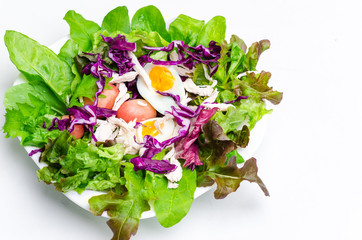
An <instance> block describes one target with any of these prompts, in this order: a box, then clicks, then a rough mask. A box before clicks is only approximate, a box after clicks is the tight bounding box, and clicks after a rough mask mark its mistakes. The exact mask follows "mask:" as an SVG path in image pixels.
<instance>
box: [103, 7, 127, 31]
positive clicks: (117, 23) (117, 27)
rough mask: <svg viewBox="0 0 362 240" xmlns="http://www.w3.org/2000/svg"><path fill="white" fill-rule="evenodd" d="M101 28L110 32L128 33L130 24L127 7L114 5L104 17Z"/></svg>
mask: <svg viewBox="0 0 362 240" xmlns="http://www.w3.org/2000/svg"><path fill="white" fill-rule="evenodd" d="M102 29H103V30H106V31H108V32H109V33H112V32H117V31H120V32H123V33H129V32H130V31H131V25H130V22H129V16H128V9H127V7H126V6H122V7H116V8H115V9H113V10H112V11H110V12H109V13H107V15H106V16H105V17H104V19H103V21H102Z"/></svg>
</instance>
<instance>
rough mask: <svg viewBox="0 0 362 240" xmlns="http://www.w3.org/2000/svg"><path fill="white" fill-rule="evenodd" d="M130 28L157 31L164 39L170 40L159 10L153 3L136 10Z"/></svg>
mask: <svg viewBox="0 0 362 240" xmlns="http://www.w3.org/2000/svg"><path fill="white" fill-rule="evenodd" d="M131 29H132V30H142V31H146V32H158V33H159V34H160V35H161V37H163V38H164V39H165V40H166V41H170V39H171V38H170V34H169V33H168V32H167V29H166V23H165V19H164V18H163V16H162V14H161V12H160V10H158V8H156V7H155V6H153V5H150V6H146V7H143V8H140V9H138V10H137V12H136V13H135V14H134V15H133V17H132V22H131Z"/></svg>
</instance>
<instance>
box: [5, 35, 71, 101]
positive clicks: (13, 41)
mask: <svg viewBox="0 0 362 240" xmlns="http://www.w3.org/2000/svg"><path fill="white" fill-rule="evenodd" d="M4 40H5V44H6V47H7V48H8V51H9V55H10V59H11V61H12V62H13V63H14V65H15V66H16V67H17V69H18V70H19V71H20V72H21V73H23V75H24V76H25V77H26V79H27V80H28V81H29V82H30V83H38V82H39V83H45V84H46V85H47V86H48V87H49V89H51V90H52V91H53V92H54V94H55V96H56V97H58V98H59V99H60V100H62V101H63V102H64V103H66V99H67V97H68V95H69V93H70V85H71V82H72V80H73V78H74V76H73V73H72V71H71V68H70V66H69V65H68V64H66V63H65V62H63V61H62V60H61V59H59V58H58V57H57V55H56V54H55V53H54V52H53V51H52V50H50V49H49V48H47V47H45V46H43V45H40V44H39V43H38V42H36V41H34V40H33V39H31V38H29V37H27V36H25V35H23V34H21V33H18V32H15V31H6V33H5V37H4Z"/></svg>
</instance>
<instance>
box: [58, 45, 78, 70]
mask: <svg viewBox="0 0 362 240" xmlns="http://www.w3.org/2000/svg"><path fill="white" fill-rule="evenodd" d="M78 53H79V47H78V44H77V43H76V42H75V41H74V40H72V39H68V40H67V41H66V42H65V44H64V45H63V46H62V48H61V49H60V51H59V53H58V57H59V58H60V59H61V60H63V61H64V62H66V63H68V65H69V66H70V67H72V66H73V64H74V61H73V58H74V57H75V56H76V55H77V54H78Z"/></svg>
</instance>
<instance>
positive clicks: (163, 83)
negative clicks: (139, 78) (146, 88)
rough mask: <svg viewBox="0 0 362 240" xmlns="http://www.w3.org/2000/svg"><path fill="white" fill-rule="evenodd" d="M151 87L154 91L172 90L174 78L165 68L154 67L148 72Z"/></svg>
mask: <svg viewBox="0 0 362 240" xmlns="http://www.w3.org/2000/svg"><path fill="white" fill-rule="evenodd" d="M148 75H149V77H150V79H151V85H152V87H153V88H154V89H156V90H158V91H160V92H164V91H167V90H169V89H171V88H172V86H173V83H174V82H175V78H174V77H173V75H172V73H171V72H170V71H169V70H168V69H167V68H165V67H160V66H155V67H153V68H152V69H151V71H150V72H149V74H148Z"/></svg>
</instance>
